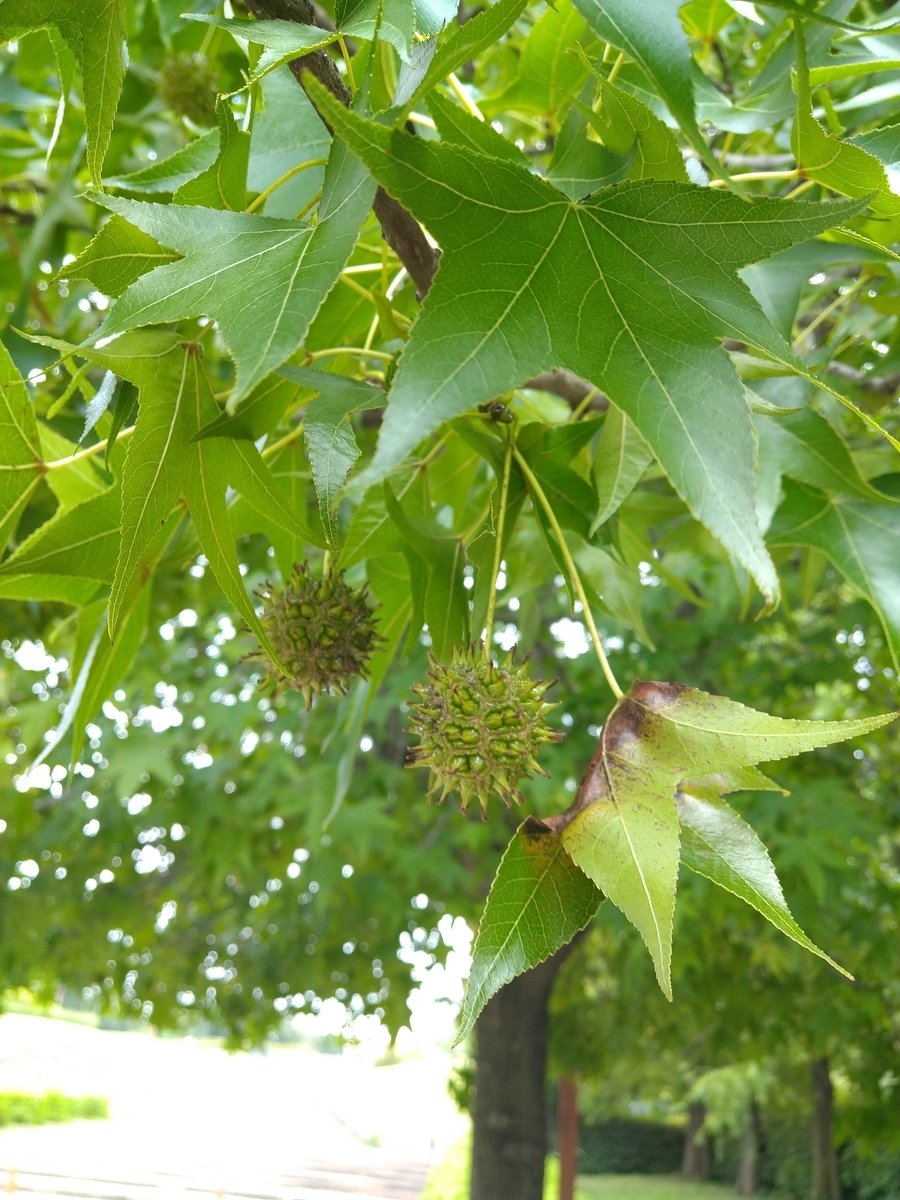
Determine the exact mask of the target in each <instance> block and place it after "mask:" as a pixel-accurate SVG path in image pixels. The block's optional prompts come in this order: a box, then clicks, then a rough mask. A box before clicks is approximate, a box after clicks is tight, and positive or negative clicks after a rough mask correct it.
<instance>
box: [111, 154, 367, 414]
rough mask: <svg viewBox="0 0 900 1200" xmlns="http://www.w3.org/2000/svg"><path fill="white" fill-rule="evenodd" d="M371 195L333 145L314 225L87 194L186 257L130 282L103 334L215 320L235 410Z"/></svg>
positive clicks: (291, 338)
mask: <svg viewBox="0 0 900 1200" xmlns="http://www.w3.org/2000/svg"><path fill="white" fill-rule="evenodd" d="M372 194H373V185H372V183H371V181H370V179H369V178H368V176H367V174H366V172H365V171H364V170H363V169H362V168H361V166H360V164H359V163H357V162H356V161H355V160H354V159H353V158H352V156H350V155H349V154H348V153H347V151H346V149H345V148H344V147H342V146H337V145H336V146H335V148H334V149H333V151H332V155H331V161H330V164H329V168H328V170H327V171H326V181H325V190H324V194H323V196H322V201H321V203H320V205H319V211H318V221H317V224H316V225H315V226H313V225H311V224H307V223H299V222H297V221H285V220H280V219H278V218H275V217H266V216H261V215H259V214H258V213H239V212H228V211H223V210H216V209H209V208H196V207H192V206H190V205H178V204H148V203H144V202H141V201H137V200H125V199H122V198H120V197H114V196H105V195H100V194H99V193H93V194H92V198H93V199H94V200H96V201H97V203H98V204H103V205H105V206H106V207H107V208H109V209H112V210H113V211H114V212H116V213H118V214H119V215H120V216H122V217H125V218H126V219H127V220H128V221H129V222H130V223H131V224H132V225H136V226H137V227H138V228H139V229H142V230H143V231H144V233H147V234H149V235H150V236H151V237H152V238H154V239H155V240H156V241H157V242H159V243H160V245H162V246H167V247H170V248H171V249H173V250H177V251H179V252H180V253H181V254H183V255H184V258H181V259H179V260H178V261H177V262H173V263H169V264H168V265H166V266H162V267H158V268H157V269H156V270H155V271H151V272H150V273H149V274H148V275H143V276H142V277H141V278H140V279H138V280H137V282H136V283H133V284H132V285H131V287H130V288H129V289H128V290H127V291H126V292H125V294H124V295H123V296H122V298H121V300H119V301H118V302H117V303H116V305H115V306H114V307H113V309H112V310H111V312H110V314H109V316H108V317H107V318H106V321H105V322H104V323H103V326H102V330H101V332H102V335H103V336H109V335H110V334H113V333H119V332H122V331H124V330H128V329H135V328H137V327H139V326H142V325H153V324H157V323H160V322H164V321H178V320H181V319H183V318H186V317H196V316H201V315H203V316H208V317H211V318H213V319H214V320H216V321H217V322H218V324H219V329H220V331H221V334H222V337H223V338H224V340H225V342H226V343H227V345H228V348H229V350H230V351H231V353H232V354H233V356H234V359H235V365H236V368H237V378H236V380H235V387H234V391H233V393H232V396H231V401H230V403H231V406H232V407H233V406H234V405H236V404H237V403H238V401H239V400H241V399H242V398H243V397H244V396H246V395H248V394H249V392H251V391H252V390H253V388H254V387H255V386H256V384H258V383H259V382H260V381H261V380H262V379H264V378H265V376H266V375H268V374H269V372H270V371H272V370H274V369H275V368H276V367H278V366H280V365H281V363H283V362H284V361H285V359H286V358H288V356H289V355H291V354H292V353H293V352H294V351H295V350H296V349H297V347H298V346H299V345H300V343H301V342H302V341H303V339H304V337H305V336H306V331H307V329H308V328H309V325H310V322H311V321H312V319H313V317H314V316H315V315H316V313H317V312H318V310H319V306H320V305H321V303H322V301H323V300H324V299H325V297H326V296H327V295H328V293H329V292H330V291H331V288H332V287H333V286H334V284H335V281H336V280H337V277H338V275H339V274H340V272H341V271H342V270H343V267H344V264H345V263H346V261H347V259H348V258H349V256H350V253H351V251H352V250H353V246H354V243H355V241H356V236H357V234H358V232H359V227H360V225H361V224H362V222H363V219H364V218H365V215H366V213H367V212H368V209H369V205H370V204H371V202H372Z"/></svg>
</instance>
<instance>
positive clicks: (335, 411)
mask: <svg viewBox="0 0 900 1200" xmlns="http://www.w3.org/2000/svg"><path fill="white" fill-rule="evenodd" d="M282 374H283V375H286V376H287V378H288V379H291V380H293V381H294V382H295V383H299V384H301V385H302V386H303V387H306V388H310V389H312V390H313V391H315V392H317V393H318V395H317V396H316V397H315V399H314V400H312V401H310V403H309V404H308V405H307V408H306V417H305V419H304V422H303V436H304V438H305V440H306V452H307V454H308V455H309V462H310V466H311V467H312V473H313V482H314V484H315V485H316V496H317V497H318V500H319V512H320V513H321V516H322V525H323V526H324V528H325V533H326V536H327V537H328V541H329V543H330V544H331V545H332V546H338V545H339V544H340V530H339V529H338V522H337V504H338V494H339V493H340V490H341V488H342V487H343V485H344V481H345V480H346V478H347V476H348V475H349V474H350V470H351V468H352V466H353V464H354V463H355V462H356V460H357V459H358V458H359V447H358V446H357V444H356V436H355V434H354V432H353V426H352V425H351V424H350V416H351V414H352V413H355V412H362V411H363V410H364V409H372V408H382V407H384V402H385V396H384V392H383V391H381V389H380V388H376V387H373V386H372V385H371V384H369V383H362V382H361V381H360V380H357V379H348V378H347V377H346V376H344V375H332V374H328V373H327V372H325V371H312V370H310V369H309V368H308V367H294V366H286V367H283V368H282Z"/></svg>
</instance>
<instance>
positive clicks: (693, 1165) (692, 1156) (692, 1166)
mask: <svg viewBox="0 0 900 1200" xmlns="http://www.w3.org/2000/svg"><path fill="white" fill-rule="evenodd" d="M705 1120H706V1105H705V1104H704V1103H703V1101H702V1100H695V1101H694V1102H693V1104H691V1105H690V1106H689V1107H688V1123H687V1128H686V1129H685V1131H684V1156H683V1158H682V1160H681V1173H682V1175H683V1176H684V1177H685V1179H709V1144H708V1142H707V1139H706V1134H704V1132H703V1122H704V1121H705Z"/></svg>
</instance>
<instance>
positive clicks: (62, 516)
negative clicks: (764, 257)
mask: <svg viewBox="0 0 900 1200" xmlns="http://www.w3.org/2000/svg"><path fill="white" fill-rule="evenodd" d="M120 508H121V493H120V490H119V486H118V484H117V485H116V486H115V487H112V488H109V489H108V490H107V491H105V492H103V493H102V494H101V495H99V496H95V497H94V498H93V499H90V500H85V501H84V502H83V503H81V504H77V505H75V506H73V507H72V508H63V507H62V506H60V507H59V508H58V509H57V510H56V512H55V513H54V514H53V516H52V517H51V518H50V520H49V521H45V522H44V524H43V525H41V526H40V528H38V529H36V530H35V531H34V533H33V534H32V535H31V537H29V538H27V539H26V540H25V541H24V542H23V543H22V544H21V545H20V546H19V547H18V548H17V549H16V551H15V553H13V554H11V555H10V556H9V558H7V559H6V561H5V562H4V563H2V565H0V575H21V574H23V573H26V572H27V573H29V574H32V573H33V574H35V575H67V576H83V577H84V578H86V579H95V580H96V581H97V582H98V583H112V581H113V577H114V575H115V569H116V555H117V554H118V550H119V541H120V538H121V534H122V528H121V520H120Z"/></svg>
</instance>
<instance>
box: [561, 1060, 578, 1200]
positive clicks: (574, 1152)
mask: <svg viewBox="0 0 900 1200" xmlns="http://www.w3.org/2000/svg"><path fill="white" fill-rule="evenodd" d="M556 1143H557V1149H558V1151H559V1200H574V1197H575V1176H576V1175H577V1173H578V1087H577V1085H576V1084H575V1082H574V1080H571V1079H561V1080H560V1081H559V1105H558V1107H557V1119H556Z"/></svg>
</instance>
